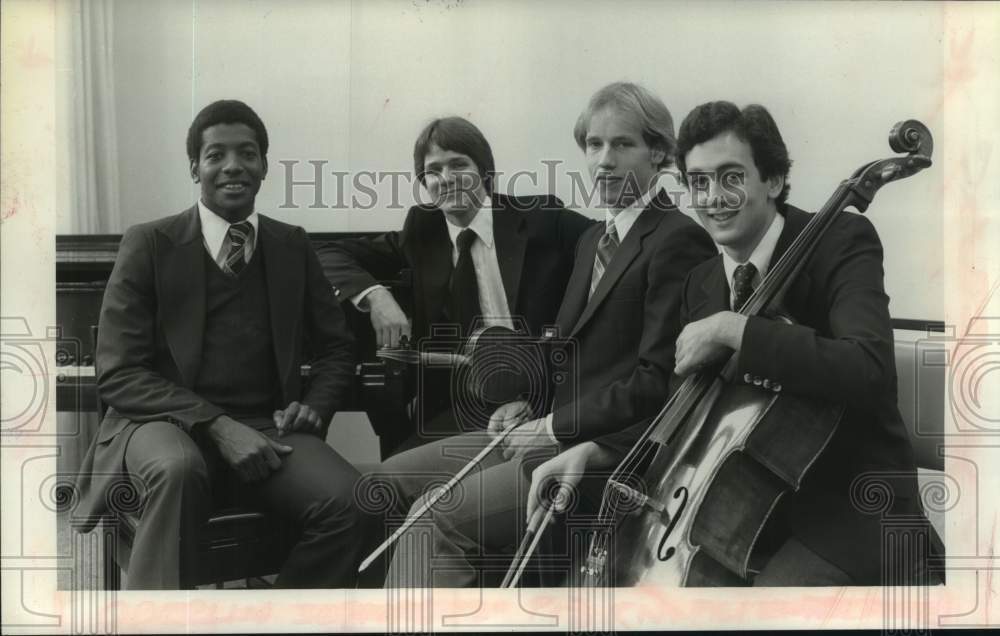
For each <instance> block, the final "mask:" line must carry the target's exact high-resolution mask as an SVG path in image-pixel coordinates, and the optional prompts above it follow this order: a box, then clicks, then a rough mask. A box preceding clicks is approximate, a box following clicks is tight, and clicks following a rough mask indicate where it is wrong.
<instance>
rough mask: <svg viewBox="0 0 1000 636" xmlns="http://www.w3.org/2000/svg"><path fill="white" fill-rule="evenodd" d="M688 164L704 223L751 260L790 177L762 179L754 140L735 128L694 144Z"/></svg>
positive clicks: (740, 257)
mask: <svg viewBox="0 0 1000 636" xmlns="http://www.w3.org/2000/svg"><path fill="white" fill-rule="evenodd" d="M686 164H687V170H686V171H687V181H688V188H689V190H690V192H691V195H692V199H693V207H694V209H695V212H696V213H697V214H698V218H699V219H700V220H701V224H702V225H703V226H704V227H705V230H707V231H708V233H709V235H711V237H712V240H713V241H715V242H716V244H718V245H721V246H722V249H724V250H725V251H726V253H727V254H729V255H730V256H731V257H733V259H734V260H736V261H737V262H741V263H742V262H745V261H746V260H747V259H748V258H749V257H750V254H752V253H753V250H754V248H755V247H757V244H758V243H760V240H761V238H763V236H764V233H765V232H767V228H768V227H770V225H771V221H772V220H773V219H774V215H775V214H777V212H778V210H777V206H776V204H775V200H776V198H777V197H778V195H779V194H780V193H781V188H782V187H783V186H784V178H782V177H780V176H779V177H771V178H770V179H762V178H761V176H760V171H759V170H758V169H757V164H755V163H754V160H753V151H752V150H751V148H750V144H748V143H747V142H745V141H743V140H742V139H740V138H739V137H737V136H736V135H735V134H733V133H732V132H724V133H721V134H719V135H717V136H715V137H713V138H712V139H709V140H708V141H706V142H705V143H701V144H698V145H696V146H694V147H693V148H691V150H690V151H689V152H688V153H687V156H686Z"/></svg>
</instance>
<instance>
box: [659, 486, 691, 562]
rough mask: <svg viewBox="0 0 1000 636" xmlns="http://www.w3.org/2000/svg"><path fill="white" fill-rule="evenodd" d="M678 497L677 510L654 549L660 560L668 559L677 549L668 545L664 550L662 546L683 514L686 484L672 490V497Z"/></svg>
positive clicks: (685, 500) (686, 494)
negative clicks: (658, 544)
mask: <svg viewBox="0 0 1000 636" xmlns="http://www.w3.org/2000/svg"><path fill="white" fill-rule="evenodd" d="M678 498H679V499H680V500H681V503H680V505H679V506H677V512H675V513H674V514H673V515H672V516H671V517H670V524H669V525H668V526H667V531H666V532H664V533H663V538H662V539H660V546H659V547H658V548H657V549H656V558H658V559H659V560H660V561H668V560H670V557H672V556H674V553H675V552H677V549H676V548H674V547H673V546H670V547H668V548H667V549H666V550H665V551H664V549H663V547H664V546H665V545H666V543H667V541H668V540H669V539H670V535H672V534H673V533H674V528H675V527H676V526H677V522H678V521H679V520H680V518H681V515H683V514H684V508H686V507H687V501H688V489H687V486H681V487H680V488H678V489H677V490H675V491H674V499H678Z"/></svg>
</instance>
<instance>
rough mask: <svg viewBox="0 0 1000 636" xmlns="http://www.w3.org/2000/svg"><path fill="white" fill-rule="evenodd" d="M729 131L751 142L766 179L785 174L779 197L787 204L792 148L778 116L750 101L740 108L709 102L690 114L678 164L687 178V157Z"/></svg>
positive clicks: (682, 133)
mask: <svg viewBox="0 0 1000 636" xmlns="http://www.w3.org/2000/svg"><path fill="white" fill-rule="evenodd" d="M726 132H732V133H733V134H734V135H736V136H737V137H739V138H740V139H741V140H743V141H745V142H746V143H748V144H750V150H751V152H752V153H753V162H754V165H756V166H757V171H758V172H760V176H761V178H762V179H765V180H766V179H770V178H771V177H778V176H780V177H784V179H785V185H784V187H783V188H782V189H781V192H780V193H779V194H778V197H777V199H776V200H775V202H776V203H778V204H783V203H784V202H785V200H786V199H787V198H788V191H789V189H790V187H791V186H790V185H789V183H788V172H789V170H790V169H791V167H792V160H791V159H789V158H788V148H786V147H785V142H784V140H783V139H782V138H781V132H779V131H778V125H777V124H776V123H774V118H773V117H771V113H769V112H767V109H766V108H764V107H763V106H761V105H759V104H750V105H749V106H747V107H745V108H743V109H742V110H740V108H739V107H738V106H737V105H736V104H734V103H732V102H725V101H718V102H708V103H706V104H702V105H701V106H698V107H696V108H695V109H694V110H692V111H691V112H690V113H688V116H687V117H685V118H684V122H683V123H681V130H680V133H679V134H678V135H677V167H678V169H679V170H680V172H681V177H682V178H683V179H684V181H685V182H686V181H687V164H686V161H685V159H686V157H687V154H688V153H689V152H691V149H692V148H694V147H695V146H697V145H698V144H703V143H705V142H706V141H709V140H710V139H714V138H715V137H717V136H719V135H721V134H722V133H726Z"/></svg>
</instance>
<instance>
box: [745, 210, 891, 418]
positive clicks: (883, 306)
mask: <svg viewBox="0 0 1000 636" xmlns="http://www.w3.org/2000/svg"><path fill="white" fill-rule="evenodd" d="M834 230H835V231H831V233H830V235H828V236H827V237H826V238H825V239H824V241H823V244H822V246H821V249H820V251H818V252H817V253H816V254H814V255H813V259H814V260H813V265H812V266H811V267H810V268H809V273H810V276H811V281H810V282H811V286H812V291H811V297H814V298H815V297H819V298H820V299H821V301H820V303H817V302H816V301H813V303H812V306H813V307H815V306H816V304H822V307H821V310H822V311H823V312H824V313H825V315H818V316H817V315H815V314H816V311H815V310H813V314H814V316H813V320H815V322H813V320H810V322H813V324H816V325H817V327H811V326H806V325H804V324H794V325H789V324H785V323H781V322H778V321H775V320H770V319H767V318H764V317H751V318H750V319H749V320H748V321H747V326H746V329H745V330H744V332H743V339H742V342H741V348H740V355H739V374H740V380H741V381H742V379H743V375H744V374H749V375H750V376H751V377H754V376H755V377H760V378H762V379H763V378H767V379H770V380H771V382H772V383H774V382H778V383H780V384H781V386H782V390H783V391H789V392H791V393H794V394H796V395H802V396H806V397H815V398H822V399H827V400H831V401H835V402H840V403H844V404H847V405H849V406H853V407H859V408H871V407H873V406H874V405H875V404H876V403H877V402H878V400H879V399H880V398H882V397H884V395H885V394H886V392H887V391H890V390H892V388H893V386H894V383H895V379H896V367H895V359H894V355H893V341H892V323H891V321H890V317H889V297H888V296H887V295H886V294H885V290H884V288H883V270H882V244H881V242H880V241H879V238H878V234H877V233H876V232H875V228H874V227H872V225H871V222H870V221H868V219H867V218H865V217H863V216H860V215H858V214H852V213H846V214H845V215H843V216H842V217H841V219H838V224H837V226H835V228H834ZM824 323H825V324H826V327H820V326H819V325H821V324H824Z"/></svg>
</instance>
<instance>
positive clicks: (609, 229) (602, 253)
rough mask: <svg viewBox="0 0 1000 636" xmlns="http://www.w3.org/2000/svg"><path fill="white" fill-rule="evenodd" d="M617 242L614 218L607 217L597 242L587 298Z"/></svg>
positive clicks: (609, 259) (601, 274)
mask: <svg viewBox="0 0 1000 636" xmlns="http://www.w3.org/2000/svg"><path fill="white" fill-rule="evenodd" d="M618 244H619V243H618V229H617V228H616V227H615V220H614V219H609V220H608V222H607V226H606V228H605V232H604V236H602V237H601V240H599V241H598V242H597V254H596V255H594V273H593V275H592V276H591V277H590V295H589V296H587V298H588V299H589V298H590V296H593V295H594V290H595V289H597V284H598V283H600V282H601V277H602V276H604V270H606V269H607V268H608V263H610V262H611V258H612V257H613V256H614V255H615V250H617V249H618Z"/></svg>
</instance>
